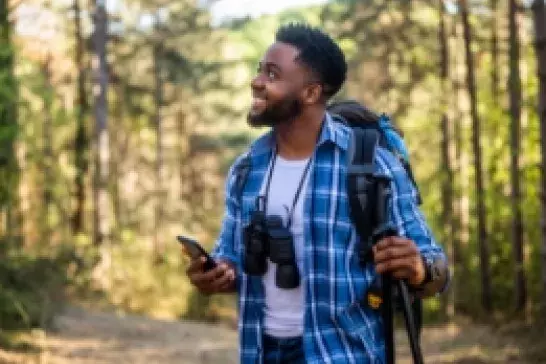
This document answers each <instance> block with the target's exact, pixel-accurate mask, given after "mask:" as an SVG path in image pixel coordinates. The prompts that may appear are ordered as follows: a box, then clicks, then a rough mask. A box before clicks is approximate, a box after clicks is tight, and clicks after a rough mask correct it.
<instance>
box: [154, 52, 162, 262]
mask: <svg viewBox="0 0 546 364" xmlns="http://www.w3.org/2000/svg"><path fill="white" fill-rule="evenodd" d="M161 57H162V45H161V41H157V43H155V44H154V46H153V58H154V59H153V61H154V81H155V92H154V103H155V115H154V119H155V120H154V124H155V128H156V160H155V178H156V183H155V189H156V190H155V191H154V197H155V213H154V251H155V260H156V262H159V261H160V260H161V257H162V255H163V246H162V244H161V241H160V239H161V238H160V230H161V222H162V221H163V203H164V201H162V199H163V176H162V174H163V173H162V172H163V148H162V143H163V129H162V125H161V111H162V106H163V82H162V79H161Z"/></svg>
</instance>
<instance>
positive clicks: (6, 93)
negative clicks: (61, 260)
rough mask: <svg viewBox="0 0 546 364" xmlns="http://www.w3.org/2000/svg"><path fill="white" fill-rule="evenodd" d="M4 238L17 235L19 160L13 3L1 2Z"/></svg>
mask: <svg viewBox="0 0 546 364" xmlns="http://www.w3.org/2000/svg"><path fill="white" fill-rule="evenodd" d="M0 49H1V50H2V51H1V52H0V85H2V90H3V92H2V93H0V105H1V106H2V107H1V108H0V238H4V237H7V238H10V237H12V235H13V225H12V222H13V220H12V216H13V215H14V214H13V212H14V202H15V201H16V196H15V193H14V192H15V191H17V183H18V168H17V160H16V158H15V140H16V136H17V132H18V130H17V129H18V126H17V86H16V83H15V76H14V74H13V71H14V60H13V45H12V41H11V24H10V21H9V1H8V0H0Z"/></svg>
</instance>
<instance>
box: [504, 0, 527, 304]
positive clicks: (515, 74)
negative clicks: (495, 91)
mask: <svg viewBox="0 0 546 364" xmlns="http://www.w3.org/2000/svg"><path fill="white" fill-rule="evenodd" d="M517 8H518V5H517V4H516V0H510V10H509V19H508V20H509V32H510V76H509V87H510V118H511V123H510V176H511V178H510V179H511V184H512V193H511V204H512V213H513V215H512V243H513V254H514V263H515V276H514V278H515V282H514V283H515V296H516V297H515V299H516V302H515V304H516V310H517V311H523V309H524V308H525V301H526V297H527V292H526V287H525V272H524V269H523V268H524V266H523V221H522V217H521V188H520V179H519V173H520V170H519V155H520V134H521V77H520V70H519V58H520V49H519V47H520V41H519V29H518V28H519V26H518V22H517V11H518V10H517Z"/></svg>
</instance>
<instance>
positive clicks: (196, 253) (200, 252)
mask: <svg viewBox="0 0 546 364" xmlns="http://www.w3.org/2000/svg"><path fill="white" fill-rule="evenodd" d="M176 239H178V241H179V242H180V243H181V244H182V245H184V247H185V248H186V251H187V252H188V253H189V254H190V256H191V257H192V258H193V259H197V258H199V257H200V256H204V257H205V258H206V259H207V261H206V262H205V270H210V269H212V268H214V267H216V262H215V261H214V259H212V257H211V256H210V255H209V254H208V253H207V251H206V250H205V249H204V248H203V247H202V246H201V244H199V243H198V242H197V241H195V240H194V239H191V238H188V237H186V236H182V235H178V236H177V237H176Z"/></svg>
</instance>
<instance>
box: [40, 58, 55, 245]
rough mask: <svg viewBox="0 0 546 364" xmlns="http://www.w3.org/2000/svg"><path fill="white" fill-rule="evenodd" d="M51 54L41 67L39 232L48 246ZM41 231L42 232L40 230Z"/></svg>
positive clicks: (50, 200) (51, 114)
mask: <svg viewBox="0 0 546 364" xmlns="http://www.w3.org/2000/svg"><path fill="white" fill-rule="evenodd" d="M50 67H51V54H48V55H47V56H46V59H45V61H44V63H43V65H42V72H43V76H44V84H45V95H44V110H43V112H44V114H43V117H44V119H43V120H44V123H43V132H42V156H41V157H42V162H41V164H42V172H43V178H44V179H43V196H42V201H43V206H42V214H43V215H42V216H43V218H42V221H41V224H42V226H41V227H40V230H41V231H42V232H43V234H44V236H43V237H44V238H45V241H44V243H45V244H46V245H45V246H48V245H49V243H50V242H51V235H52V232H53V229H52V226H51V224H50V221H49V214H50V213H51V208H52V204H53V184H54V180H53V171H52V167H53V146H52V142H53V141H52V138H53V125H52V124H53V113H52V103H53V93H54V91H53V86H52V84H51V70H50ZM42 229H43V230H42Z"/></svg>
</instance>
